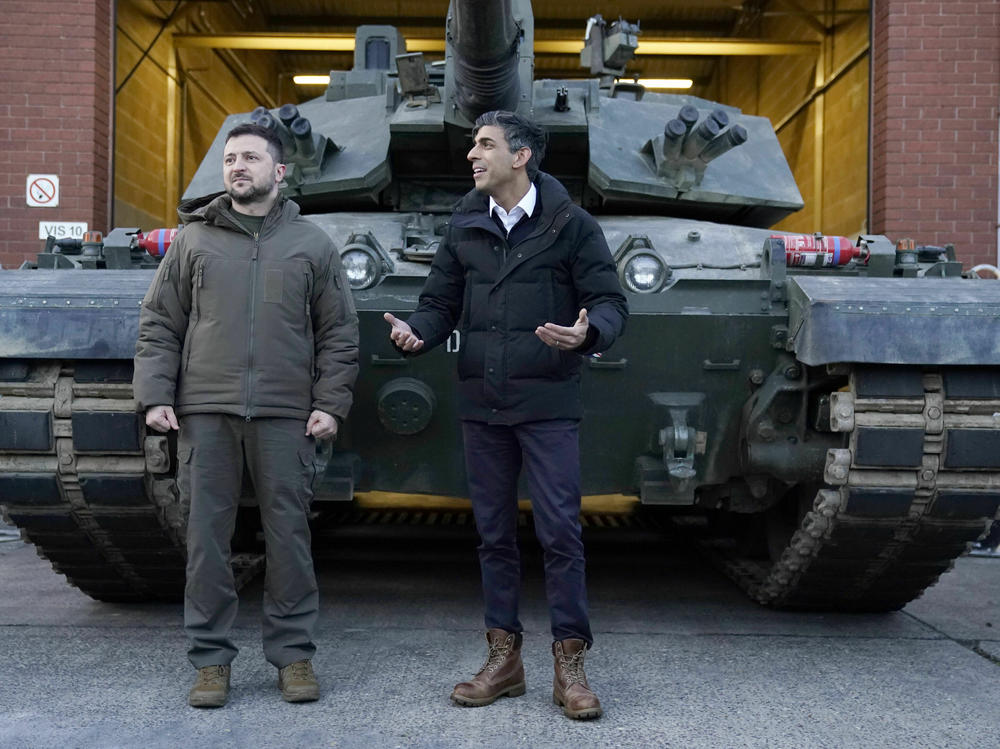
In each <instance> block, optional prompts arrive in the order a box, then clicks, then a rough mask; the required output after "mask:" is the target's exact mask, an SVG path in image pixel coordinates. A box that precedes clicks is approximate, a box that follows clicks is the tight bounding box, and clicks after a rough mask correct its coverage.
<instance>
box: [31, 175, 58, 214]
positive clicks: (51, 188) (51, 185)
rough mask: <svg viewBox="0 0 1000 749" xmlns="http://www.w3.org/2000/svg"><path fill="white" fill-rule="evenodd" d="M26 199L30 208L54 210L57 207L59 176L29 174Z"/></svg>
mask: <svg viewBox="0 0 1000 749" xmlns="http://www.w3.org/2000/svg"><path fill="white" fill-rule="evenodd" d="M26 198H27V201H28V205H30V206H35V207H37V208H55V207H56V206H57V205H59V175H58V174H29V175H28V184H27V189H26Z"/></svg>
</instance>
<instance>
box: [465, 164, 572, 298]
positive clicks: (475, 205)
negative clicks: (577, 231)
mask: <svg viewBox="0 0 1000 749" xmlns="http://www.w3.org/2000/svg"><path fill="white" fill-rule="evenodd" d="M534 182H535V187H536V188H538V194H539V200H541V202H542V209H541V214H540V215H539V217H538V221H537V222H536V224H535V229H534V231H532V232H531V234H529V235H528V236H527V237H525V238H524V239H522V240H521V241H520V242H519V243H518V244H517V247H524V250H523V251H518V253H517V255H515V256H514V257H512V258H510V259H509V260H508V261H507V263H506V264H505V265H504V266H503V267H502V268H501V269H500V273H499V274H497V277H496V279H495V280H494V282H493V286H494V288H495V287H496V286H498V285H499V284H500V283H502V282H503V280H504V279H505V278H506V277H507V276H509V275H510V274H511V273H512V272H513V271H514V270H515V269H516V268H517V267H518V266H519V265H521V264H522V263H525V262H527V261H528V260H529V259H531V258H532V257H534V256H535V255H537V254H538V253H540V252H544V251H545V250H546V249H548V248H549V246H550V245H551V244H552V242H554V241H555V239H556V237H558V236H559V233H560V232H561V231H562V228H563V227H564V226H565V225H566V224H567V223H568V222H569V220H570V218H571V217H572V216H573V212H572V211H571V210H569V209H570V208H572V206H573V201H572V200H570V197H569V193H568V192H566V188H565V187H563V186H562V183H560V182H559V180H557V179H556V178H555V177H551V176H549V175H548V174H545V173H544V172H539V173H538V174H537V175H535V180H534ZM451 225H452V226H454V227H457V228H460V229H469V228H479V229H483V230H485V231H487V232H489V233H491V234H493V235H495V236H497V237H500V238H501V239H503V238H504V236H503V234H502V232H501V231H500V229H499V227H498V226H497V225H496V224H495V223H494V222H493V219H492V218H490V215H489V198H488V197H487V196H486V195H484V194H483V193H481V192H479V191H478V190H472V191H471V192H469V193H467V194H466V196H465V197H464V198H462V199H461V200H460V201H459V203H458V205H457V206H456V207H455V213H454V215H453V216H452V220H451Z"/></svg>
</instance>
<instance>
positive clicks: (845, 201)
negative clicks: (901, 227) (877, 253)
mask: <svg viewBox="0 0 1000 749" xmlns="http://www.w3.org/2000/svg"><path fill="white" fill-rule="evenodd" d="M796 6H798V8H801V9H807V10H813V11H815V12H816V13H817V15H816V16H814V17H815V18H817V19H819V20H821V21H824V20H825V22H826V24H827V25H828V26H829V30H828V32H827V33H826V34H825V35H824V34H823V33H822V32H821V31H820V30H819V29H817V28H816V27H815V26H814V25H812V24H810V23H809V22H808V20H806V18H805V17H803V16H802V15H801V14H800V13H796V10H797V8H796ZM766 9H767V10H770V11H775V12H776V13H781V12H782V11H784V12H785V13H786V14H785V15H768V16H765V17H764V19H763V20H762V21H761V24H760V36H761V37H762V38H765V39H773V40H803V41H816V42H820V43H822V44H823V45H824V55H825V57H811V56H768V57H760V58H742V57H739V58H727V59H726V60H725V61H724V62H723V64H722V65H721V66H720V70H719V82H720V85H719V89H720V98H721V99H722V101H723V102H724V103H726V104H731V105H733V106H737V107H739V108H740V109H742V110H743V111H744V112H745V113H747V114H755V115H759V116H763V117H767V118H768V119H770V120H771V123H772V124H773V125H777V124H778V123H779V122H781V121H782V120H783V119H784V118H785V117H787V116H788V115H789V114H790V113H791V112H793V111H794V110H795V109H796V107H798V106H799V104H800V103H801V102H802V101H804V100H805V99H806V98H807V97H808V96H809V94H810V92H811V91H812V90H813V88H814V86H815V83H816V78H817V76H816V66H817V64H820V63H821V61H822V64H823V72H824V77H829V76H830V75H832V74H833V73H834V71H837V70H838V69H839V68H840V67H841V66H842V65H844V64H845V63H846V62H847V61H848V60H850V59H851V58H852V57H853V56H854V55H855V54H856V53H857V52H858V51H859V50H860V49H862V48H864V47H865V45H867V43H868V28H869V15H868V13H853V14H842V15H835V14H834V15H832V16H830V15H828V16H826V17H825V18H824V16H823V15H822V12H823V11H828V12H829V11H838V10H839V11H845V10H862V11H865V10H867V9H868V2H867V0H801V1H800V2H796V3H794V4H793V3H790V2H784V1H783V0H773V1H772V2H770V3H768V5H767V8H766ZM831 18H832V19H833V21H832V24H831V20H830V19H831ZM824 36H825V39H824ZM867 60H868V58H867V56H865V57H864V58H863V59H861V60H859V61H858V62H857V63H855V64H854V65H853V67H851V68H850V69H848V70H847V71H846V72H845V73H844V74H843V75H842V76H841V77H840V78H839V79H838V80H837V81H836V82H835V83H833V84H832V85H831V86H830V87H829V88H827V89H826V92H825V93H824V94H823V105H822V114H823V117H822V126H823V137H822V141H821V144H820V147H821V148H822V151H821V155H822V168H823V171H822V180H821V189H820V195H821V198H820V199H819V201H817V197H816V186H815V181H814V175H815V173H816V162H817V158H816V156H817V154H816V147H817V141H816V137H815V132H816V125H817V121H818V116H817V115H818V114H819V112H820V108H819V106H818V105H817V102H816V101H813V102H812V103H810V104H809V105H807V106H806V107H805V108H804V109H802V111H800V112H799V113H798V114H797V115H796V116H795V117H794V118H792V120H790V121H789V122H788V123H787V124H786V125H785V126H784V127H783V128H782V130H781V131H780V132H779V133H778V141H779V142H780V143H781V147H782V150H783V151H784V153H785V158H786V159H787V160H788V163H789V166H790V167H791V170H792V174H793V176H794V177H795V182H796V183H797V184H798V186H799V192H801V194H802V199H803V202H804V203H805V207H804V208H803V209H802V210H801V211H798V212H797V213H794V214H792V215H791V216H789V217H788V218H786V219H784V220H783V221H781V222H780V223H779V224H777V225H776V227H775V228H776V229H780V230H783V231H797V232H806V233H812V232H816V231H820V232H823V233H824V234H842V235H846V236H849V237H850V236H852V235H854V236H856V235H857V234H858V233H859V232H861V231H864V230H866V229H867V227H866V226H865V221H866V215H867V210H868V179H867V173H868V61H867ZM817 203H819V205H817Z"/></svg>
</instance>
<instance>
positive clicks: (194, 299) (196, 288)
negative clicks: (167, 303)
mask: <svg viewBox="0 0 1000 749" xmlns="http://www.w3.org/2000/svg"><path fill="white" fill-rule="evenodd" d="M191 286H192V288H191V322H190V324H189V325H188V330H187V334H186V335H185V336H184V343H185V346H186V348H187V351H186V352H185V353H184V371H185V372H186V371H187V369H188V365H190V363H191V349H192V348H194V335H195V332H196V331H197V329H198V323H199V322H200V321H201V290H202V288H203V287H204V286H205V261H204V260H199V261H198V265H197V267H196V268H195V274H194V283H193V284H192V285H191Z"/></svg>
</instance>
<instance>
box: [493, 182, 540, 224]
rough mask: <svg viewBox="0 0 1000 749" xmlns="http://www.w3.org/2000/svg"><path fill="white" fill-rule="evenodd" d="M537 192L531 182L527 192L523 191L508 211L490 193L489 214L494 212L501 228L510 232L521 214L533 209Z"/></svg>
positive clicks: (529, 213) (528, 213) (526, 214)
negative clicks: (522, 195) (522, 194)
mask: <svg viewBox="0 0 1000 749" xmlns="http://www.w3.org/2000/svg"><path fill="white" fill-rule="evenodd" d="M537 194H538V191H537V190H536V189H535V183H534V182H532V183H531V185H530V186H529V187H528V192H526V193H524V197H523V198H521V199H520V200H519V201H517V205H516V206H514V207H513V208H512V209H511V211H510V213H507V211H505V210H504V209H503V206H502V205H500V204H499V203H498V202H496V201H495V200H494V199H493V196H492V195H490V215H491V216H492V215H493V213H494V212H496V214H497V216H499V218H500V221H501V223H503V228H504V229H505V230H506V231H507V233H508V234H510V230H511V229H513V228H514V225H515V224H517V222H518V221H520V220H521V217H522V216H530V215H531V212H532V211H534V210H535V200H536V198H537Z"/></svg>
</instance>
